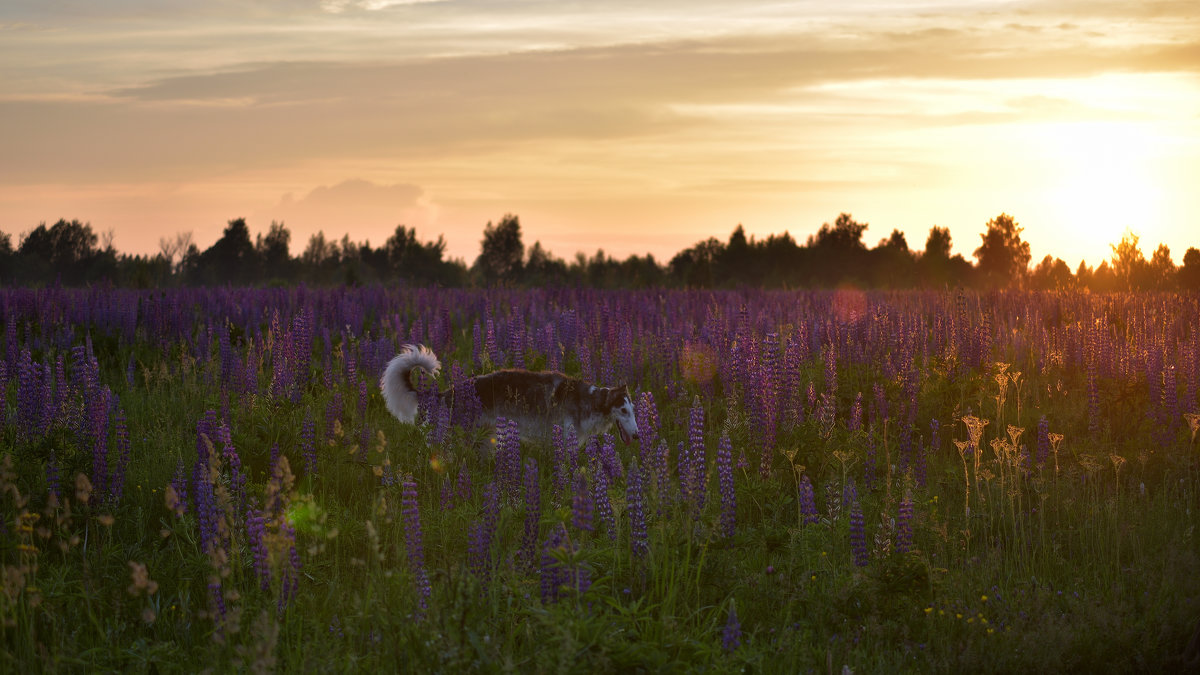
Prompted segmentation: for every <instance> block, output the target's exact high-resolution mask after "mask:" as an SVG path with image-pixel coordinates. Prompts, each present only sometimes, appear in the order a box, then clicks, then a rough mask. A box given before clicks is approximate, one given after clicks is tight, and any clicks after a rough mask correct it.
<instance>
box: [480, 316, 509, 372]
mask: <svg viewBox="0 0 1200 675" xmlns="http://www.w3.org/2000/svg"><path fill="white" fill-rule="evenodd" d="M485 325H486V326H487V330H486V331H485V332H484V349H486V350H487V356H488V359H489V360H491V362H492V367H493V368H500V367H502V366H503V365H504V359H503V357H502V356H501V355H500V348H499V347H497V346H496V324H495V322H494V321H492V318H491V317H490V316H489V317H488V318H487V320H486V322H485Z"/></svg>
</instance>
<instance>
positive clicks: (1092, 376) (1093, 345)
mask: <svg viewBox="0 0 1200 675" xmlns="http://www.w3.org/2000/svg"><path fill="white" fill-rule="evenodd" d="M1099 332H1100V329H1099V328H1095V327H1094V328H1092V329H1091V330H1090V331H1088V359H1087V415H1088V433H1089V434H1091V436H1092V438H1096V437H1098V436H1099V435H1100V386H1099V382H1098V379H1099V373H1098V370H1099V363H1098V362H1099V361H1100V358H1101V356H1100V354H1098V353H1097V352H1098V349H1099V345H1098V342H1099V339H1100V338H1099Z"/></svg>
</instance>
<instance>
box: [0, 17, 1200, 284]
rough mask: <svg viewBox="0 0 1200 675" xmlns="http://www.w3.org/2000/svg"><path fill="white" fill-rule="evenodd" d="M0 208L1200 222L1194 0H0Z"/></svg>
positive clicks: (475, 234)
mask: <svg viewBox="0 0 1200 675" xmlns="http://www.w3.org/2000/svg"><path fill="white" fill-rule="evenodd" d="M0 123H2V125H0V231H3V232H6V233H9V234H11V235H13V244H14V245H16V244H17V240H18V237H19V236H20V234H21V233H23V232H28V231H29V230H31V229H33V228H34V227H36V226H37V224H38V223H40V222H47V223H53V222H54V221H55V220H57V219H58V218H68V219H71V218H77V219H79V220H81V221H86V222H90V223H91V225H92V227H93V229H94V230H96V231H97V232H98V233H100V232H105V231H108V230H112V231H113V233H114V235H115V240H114V245H115V247H116V248H117V250H118V251H121V252H124V253H155V252H157V251H158V249H159V239H160V237H164V236H165V237H174V235H175V234H176V233H178V232H185V231H191V232H192V233H193V240H194V241H195V243H196V244H197V245H199V246H200V248H201V249H204V248H207V247H208V246H210V245H212V243H213V242H215V241H216V240H217V238H218V237H219V236H220V235H221V232H222V230H223V229H224V227H225V224H226V221H228V220H229V219H231V218H236V217H245V218H246V219H247V221H248V223H249V226H250V231H251V232H252V233H253V234H258V233H261V232H265V231H266V229H267V228H268V226H269V225H270V223H271V221H272V220H280V221H283V222H285V224H286V225H287V226H288V228H289V229H290V230H291V232H292V252H293V254H299V253H300V252H301V251H302V250H303V248H304V247H305V245H306V244H307V242H308V238H309V236H310V235H311V234H313V233H314V232H316V231H317V230H323V231H324V232H325V234H326V235H327V236H328V237H332V238H339V239H340V238H341V237H342V235H343V234H347V233H348V234H349V235H350V238H351V239H352V240H354V241H356V242H359V241H362V240H369V241H370V243H371V244H372V245H373V246H379V245H380V244H382V243H383V241H384V240H385V239H386V238H387V237H388V236H389V235H390V234H391V232H392V231H393V230H394V229H395V227H396V225H397V224H406V225H409V226H413V227H416V229H417V234H418V236H419V237H420V238H421V239H435V238H436V237H437V236H438V235H439V234H441V235H444V236H445V238H446V240H447V243H448V253H449V255H450V256H451V257H455V258H462V259H464V260H465V261H466V262H467V263H468V264H469V263H471V262H472V261H473V260H474V259H475V256H476V255H477V254H478V252H479V241H480V238H481V236H482V230H483V227H484V225H485V224H486V223H487V222H488V221H489V220H490V221H498V220H499V219H500V218H501V217H503V215H504V214H505V213H515V214H518V215H519V216H520V218H521V225H522V230H523V233H524V238H525V243H526V244H527V245H531V244H532V243H533V242H534V241H535V240H540V241H541V242H542V244H543V246H545V247H547V248H549V249H550V250H551V251H552V252H553V253H555V254H556V255H558V256H561V257H564V258H568V259H570V258H572V257H573V256H574V254H575V252H576V251H581V250H582V251H584V252H586V253H588V254H589V255H590V254H591V253H593V252H594V251H595V250H596V249H597V248H603V249H604V250H605V251H606V252H608V253H610V254H612V255H615V256H617V257H620V258H623V257H625V256H627V255H629V254H631V253H638V254H642V253H647V252H649V253H653V254H654V255H655V256H656V257H657V258H658V259H659V260H660V262H665V261H666V260H669V258H670V256H671V255H673V254H674V253H676V252H678V251H679V250H681V249H683V248H685V247H687V246H690V245H691V244H693V243H695V242H696V241H697V240H699V239H701V238H705V237H708V236H710V235H711V236H716V237H718V238H720V239H722V240H725V239H727V238H728V236H729V233H730V232H731V231H732V230H733V228H734V227H736V226H737V225H738V224H739V223H741V224H743V225H744V227H745V228H746V231H747V233H748V234H751V235H754V236H757V237H765V236H767V235H770V234H773V233H781V232H783V231H785V230H786V231H789V232H790V233H791V234H792V235H793V236H794V237H795V238H796V239H797V240H798V241H799V242H801V243H803V242H804V240H805V238H806V237H807V236H808V235H810V234H812V233H814V232H816V230H817V229H818V228H819V227H820V226H821V224H822V223H823V222H832V221H833V220H834V218H836V216H837V215H838V213H839V212H843V211H846V212H849V213H851V214H853V215H854V217H855V219H856V220H858V221H859V222H867V223H869V224H870V228H869V229H868V230H867V232H866V235H865V236H864V241H865V242H866V243H867V245H868V246H874V245H875V244H876V243H877V242H878V241H879V240H880V239H882V238H884V237H886V236H888V234H889V233H890V232H891V231H892V229H893V228H898V229H900V230H901V231H903V232H904V233H905V234H906V236H907V239H908V243H909V246H910V247H911V248H913V249H915V250H919V249H922V248H923V247H924V243H925V238H926V236H927V234H928V232H929V228H930V226H932V225H935V224H936V225H940V226H947V227H949V228H950V231H951V233H952V236H953V238H954V245H955V250H956V251H957V252H960V253H963V254H964V255H966V256H967V257H968V258H970V257H971V253H972V251H974V250H975V248H976V247H977V246H978V245H979V243H980V238H979V234H980V233H981V232H983V230H984V227H985V223H986V222H987V221H988V219H989V218H992V217H994V216H996V215H997V214H999V213H1001V212H1008V213H1010V214H1012V215H1013V216H1014V217H1015V218H1016V220H1017V221H1018V222H1019V223H1020V224H1021V225H1023V226H1024V227H1025V233H1024V237H1025V239H1026V241H1028V242H1030V245H1031V247H1032V253H1033V262H1034V263H1036V262H1037V261H1038V260H1040V259H1041V257H1042V256H1044V255H1046V254H1048V253H1049V254H1052V255H1056V256H1059V257H1062V258H1063V259H1064V260H1066V261H1067V262H1068V263H1069V264H1070V266H1071V268H1072V269H1074V268H1075V266H1076V265H1078V264H1079V261H1080V260H1081V259H1086V260H1087V261H1088V263H1089V264H1091V265H1095V264H1097V263H1099V262H1100V261H1101V260H1102V259H1106V258H1108V257H1109V256H1110V249H1109V244H1111V243H1114V242H1116V241H1118V240H1119V239H1120V238H1121V234H1122V232H1123V231H1124V230H1125V229H1126V228H1130V229H1131V230H1132V231H1133V232H1135V233H1137V234H1138V235H1140V237H1141V242H1142V250H1143V252H1144V253H1145V254H1146V256H1147V257H1149V256H1150V254H1151V252H1152V251H1153V249H1154V247H1155V246H1156V245H1157V244H1158V243H1159V242H1162V243H1166V244H1167V245H1168V246H1170V248H1171V252H1172V255H1173V258H1174V259H1175V261H1176V262H1177V263H1178V262H1180V261H1181V260H1182V258H1183V253H1184V251H1185V250H1186V249H1187V247H1188V246H1197V247H1200V3H1198V2H1197V1H1196V0H1187V1H1183V2H1171V1H1164V2H1155V1H1153V0H1151V1H1147V2H1142V1H1132V0H1131V1H1127V2H1105V1H1103V0H1087V1H1079V2H1075V1H1066V2H995V1H977V2H928V1H920V0H918V1H916V2H911V1H907V0H905V1H900V0H896V1H892V0H877V1H873V2H853V1H850V2H815V1H807V2H728V1H721V2H712V1H710V0H687V1H686V2H676V1H674V0H670V1H666V2H655V3H646V2H625V1H624V0H616V1H613V0H609V1H605V2H544V1H543V2H536V1H535V2H517V1H505V0H489V1H487V2H454V1H448V2H395V1H390V0H362V1H360V0H326V1H321V0H248V1H226V0H222V1H215V0H104V1H103V2H97V1H96V0H60V1H56V2H45V1H44V0H3V2H0Z"/></svg>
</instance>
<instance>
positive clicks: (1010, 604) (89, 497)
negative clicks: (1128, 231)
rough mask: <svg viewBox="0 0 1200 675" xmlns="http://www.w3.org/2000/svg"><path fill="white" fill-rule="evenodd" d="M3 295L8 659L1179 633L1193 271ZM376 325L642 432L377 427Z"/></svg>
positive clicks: (1072, 642)
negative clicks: (629, 437)
mask: <svg viewBox="0 0 1200 675" xmlns="http://www.w3.org/2000/svg"><path fill="white" fill-rule="evenodd" d="M0 323H2V326H3V329H4V338H3V342H2V344H0V348H2V349H3V361H2V362H0V365H2V366H3V369H2V370H0V375H2V376H3V379H2V380H0V392H3V398H2V399H0V403H2V406H0V411H2V414H0V425H2V426H0V462H2V464H0V563H2V564H3V568H2V569H3V577H2V578H3V593H2V594H0V622H2V623H0V640H2V644H3V652H2V653H0V670H4V671H9V672H17V671H20V672H33V671H48V672H52V671H97V670H98V671H122V672H149V671H155V672H176V671H180V672H194V671H198V670H204V669H206V668H207V669H211V670H213V671H215V672H225V671H229V670H230V669H245V670H254V671H256V672H266V671H271V670H286V671H290V672H357V671H383V672H386V671H396V670H400V671H405V672H453V671H465V672H500V671H516V672H588V673H590V672H611V671H621V672H627V671H629V670H630V669H641V670H644V671H665V672H679V671H710V672H740V671H746V672H842V671H843V669H844V668H849V669H850V670H852V671H854V672H964V671H968V670H972V671H981V672H1030V671H1035V672H1156V671H1163V670H1166V671H1172V670H1175V671H1186V670H1188V669H1190V668H1196V667H1198V666H1200V661H1189V659H1192V658H1200V657H1197V656H1195V655H1193V654H1190V653H1186V650H1187V647H1188V642H1189V640H1190V639H1192V635H1193V632H1194V631H1195V630H1196V629H1197V622H1198V620H1200V535H1198V534H1197V532H1196V525H1197V522H1198V521H1200V517H1198V516H1197V508H1198V507H1200V448H1198V445H1197V440H1196V438H1195V436H1196V425H1197V423H1198V422H1200V417H1196V416H1195V414H1196V413H1197V412H1200V399H1198V397H1197V393H1196V388H1197V378H1198V373H1197V369H1198V366H1200V364H1198V361H1200V349H1198V345H1200V337H1198V336H1197V330H1198V328H1200V308H1198V305H1197V299H1196V298H1194V297H1185V296H1176V295H1118V296H1093V295H1087V294H1083V295H1077V294H1066V295H1055V294H1034V293H1007V294H993V295H988V296H977V295H973V294H965V293H958V294H953V293H889V294H884V293H859V292H854V291H838V292H803V293H784V292H777V293H764V292H727V293H721V292H717V293H712V292H679V291H674V292H663V293H657V292H609V293H606V292H596V291H493V292H484V291H451V290H446V291H438V290H427V289H421V290H404V289H380V288H367V289H340V290H328V291H325V290H306V289H303V288H300V289H269V290H268V289H261V290H254V289H245V290H239V289H226V290H213V291H184V290H177V291H166V292H163V291H156V292H132V291H105V290H64V289H48V290H38V291H32V290H20V289H17V290H13V289H9V290H0ZM406 342H421V343H424V344H427V345H430V346H431V347H433V348H434V349H435V350H436V351H437V353H438V355H439V356H440V357H441V359H442V362H443V364H444V369H443V372H441V373H439V375H438V377H437V378H436V384H437V385H439V386H440V387H441V388H445V387H446V386H448V385H449V383H450V382H451V381H452V380H453V379H455V378H461V377H464V376H467V375H472V374H476V373H481V372H487V371H489V370H491V369H493V368H496V367H500V366H505V365H509V366H511V365H523V366H525V367H531V368H543V367H547V368H557V369H561V370H564V371H565V372H567V373H569V374H573V375H581V376H583V377H585V378H586V379H588V380H591V381H595V382H598V383H601V384H617V383H620V382H627V383H628V384H629V385H630V388H631V390H636V392H637V394H636V398H637V401H638V403H639V424H640V427H641V431H642V434H641V438H640V439H639V440H638V441H634V442H633V443H632V444H631V445H628V446H622V445H620V443H619V441H615V440H614V439H613V438H611V437H601V438H597V439H593V440H592V441H591V442H589V443H586V444H584V445H583V446H582V447H580V446H577V445H576V444H574V443H572V442H571V440H570V439H569V438H566V437H565V434H564V437H562V438H560V437H556V438H555V439H552V440H549V441H547V440H531V439H527V438H526V439H522V438H521V437H520V431H519V430H518V429H516V428H514V427H510V426H508V425H507V424H504V423H501V424H499V425H498V426H497V428H496V429H494V430H493V429H492V428H490V427H487V428H480V427H477V426H473V425H470V424H466V425H465V426H464V424H462V422H463V421H464V420H465V419H466V418H467V417H468V413H469V411H468V413H464V411H463V410H460V409H458V408H456V409H454V410H448V409H444V408H440V407H439V406H438V405H437V404H436V402H435V401H433V400H432V399H431V398H429V397H425V403H424V414H423V420H424V421H423V422H422V423H421V424H419V425H417V426H405V425H401V424H399V423H398V422H396V421H395V420H394V419H393V418H391V417H390V416H389V415H388V414H387V411H386V410H385V408H384V406H383V402H382V399H381V398H380V396H379V393H378V388H377V385H376V382H377V380H378V376H379V373H380V371H381V370H382V366H383V364H384V363H385V362H386V360H387V358H390V356H392V355H393V354H394V353H395V352H396V350H397V349H399V347H400V345H401V344H403V343H406ZM434 384H435V382H433V381H431V380H429V379H425V380H423V381H422V383H421V386H422V387H423V388H426V389H428V388H429V387H432V386H434ZM468 407H469V406H468Z"/></svg>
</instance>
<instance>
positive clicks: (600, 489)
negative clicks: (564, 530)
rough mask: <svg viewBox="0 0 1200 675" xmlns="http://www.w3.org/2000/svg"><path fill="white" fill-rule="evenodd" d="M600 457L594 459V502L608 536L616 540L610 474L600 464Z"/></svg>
mask: <svg viewBox="0 0 1200 675" xmlns="http://www.w3.org/2000/svg"><path fill="white" fill-rule="evenodd" d="M600 463H601V460H600V459H598V458H597V459H593V461H592V464H593V471H592V473H593V474H595V476H596V479H595V480H594V481H592V503H593V504H595V508H596V514H597V515H599V516H600V522H601V523H603V524H604V529H605V531H606V532H607V533H608V538H609V539H611V540H613V541H616V539H617V521H616V517H615V516H614V514H613V508H612V502H611V501H610V500H609V498H608V474H607V473H606V472H605V471H604V469H603V468H601V467H600V466H599V465H600Z"/></svg>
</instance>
